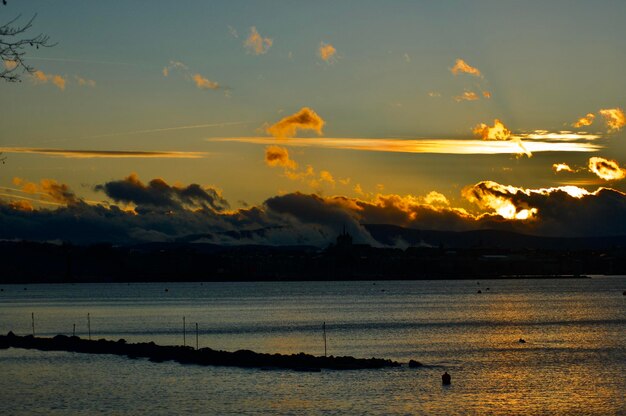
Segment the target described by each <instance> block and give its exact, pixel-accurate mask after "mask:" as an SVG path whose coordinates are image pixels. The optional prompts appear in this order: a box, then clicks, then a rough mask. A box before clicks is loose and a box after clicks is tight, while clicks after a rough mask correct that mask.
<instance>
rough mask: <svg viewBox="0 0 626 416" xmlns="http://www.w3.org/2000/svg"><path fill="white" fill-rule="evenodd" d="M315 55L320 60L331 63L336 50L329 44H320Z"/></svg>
mask: <svg viewBox="0 0 626 416" xmlns="http://www.w3.org/2000/svg"><path fill="white" fill-rule="evenodd" d="M317 53H318V55H319V56H320V58H322V60H324V61H325V62H329V63H332V62H333V60H334V58H335V54H336V53H337V49H335V47H334V46H333V45H331V44H330V43H324V42H320V47H319V49H318V51H317Z"/></svg>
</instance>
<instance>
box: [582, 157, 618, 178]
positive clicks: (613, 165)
mask: <svg viewBox="0 0 626 416" xmlns="http://www.w3.org/2000/svg"><path fill="white" fill-rule="evenodd" d="M589 171H591V172H593V173H595V174H596V175H598V177H599V178H601V179H604V180H605V181H614V180H619V179H624V177H626V169H623V168H621V167H620V166H619V164H618V163H617V162H616V161H614V160H609V159H604V158H602V157H592V158H590V159H589Z"/></svg>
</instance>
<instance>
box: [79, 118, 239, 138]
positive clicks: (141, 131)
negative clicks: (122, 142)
mask: <svg viewBox="0 0 626 416" xmlns="http://www.w3.org/2000/svg"><path fill="white" fill-rule="evenodd" d="M249 123H251V121H230V122H226V123H210V124H192V125H190V126H178V127H165V128H161V129H148V130H134V131H126V132H120V133H109V134H99V135H97V136H87V137H84V138H85V139H95V138H99V137H113V136H124V135H127V134H145V133H158V132H162V131H174V130H187V129H201V128H205V127H223V126H236V125H239V124H249Z"/></svg>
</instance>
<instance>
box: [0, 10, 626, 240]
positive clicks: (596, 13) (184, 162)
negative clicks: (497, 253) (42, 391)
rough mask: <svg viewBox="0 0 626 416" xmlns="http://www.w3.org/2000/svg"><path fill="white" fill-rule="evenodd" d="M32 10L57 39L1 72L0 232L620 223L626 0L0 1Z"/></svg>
mask: <svg viewBox="0 0 626 416" xmlns="http://www.w3.org/2000/svg"><path fill="white" fill-rule="evenodd" d="M35 14H36V19H35V21H34V23H33V27H32V28H30V29H29V31H28V32H26V34H25V35H33V36H34V35H36V34H38V33H40V32H41V33H45V34H47V35H49V36H50V38H51V41H52V42H53V43H55V46H53V47H50V48H39V49H27V50H26V55H25V57H24V60H25V61H26V62H27V63H28V64H29V65H32V66H33V67H34V68H35V69H36V72H34V73H32V74H27V73H22V74H21V78H22V82H19V83H8V82H4V81H2V80H0V105H1V108H2V109H3V114H2V122H1V123H0V151H1V152H2V155H3V157H6V160H5V161H4V162H5V163H4V164H3V165H0V172H2V174H1V175H0V198H1V200H0V201H1V202H0V208H2V214H1V215H0V222H1V223H2V224H3V226H4V231H3V232H0V238H31V239H44V240H64V239H75V240H77V241H91V240H93V239H97V238H100V237H99V234H98V232H103V231H102V230H103V229H106V230H110V229H116V230H118V232H116V233H111V235H109V234H104V235H102V236H101V238H102V239H110V240H112V241H120V242H121V241H130V240H132V241H144V240H159V241H161V240H171V239H175V238H181V237H184V236H187V235H190V234H198V233H199V234H202V235H203V236H204V237H203V238H207V239H208V240H209V241H213V240H215V239H216V238H218V237H215V235H216V233H217V234H220V233H222V234H220V235H223V233H224V232H227V231H232V230H238V231H242V230H257V229H265V230H268V229H271V230H281V231H280V232H279V231H271V232H268V231H265V232H264V233H262V234H263V236H261V237H259V238H261V239H262V241H263V242H269V243H275V244H280V243H309V242H311V243H321V242H323V241H325V239H328V238H329V236H331V235H332V232H333V230H334V229H335V228H337V227H338V226H339V224H340V223H341V224H343V223H346V222H348V223H349V224H351V227H352V232H353V233H355V234H356V235H357V236H359V237H360V238H361V240H363V241H366V242H371V237H370V236H369V235H368V234H367V231H366V230H364V229H363V228H362V227H360V224H363V223H371V222H385V223H391V224H396V225H401V226H408V227H413V228H436V229H452V230H466V229H475V228H494V227H495V228H498V227H504V228H506V229H511V230H515V231H520V232H528V233H535V234H542V235H571V236H581V235H609V234H616V233H622V234H625V233H626V225H624V223H625V222H626V221H623V218H625V216H624V215H626V202H625V195H624V192H626V181H625V180H624V177H625V176H626V170H625V167H626V146H624V141H625V140H626V126H625V124H626V119H625V116H624V109H625V108H626V102H625V99H626V98H625V97H626V94H625V92H626V77H624V75H623V68H624V67H626V48H625V41H624V39H626V26H624V25H623V21H624V18H625V17H626V3H624V2H623V1H593V2H592V1H550V2H543V1H525V2H516V1H440V2H433V1H389V2H380V1H342V2H333V1H328V2H324V1H316V2H294V1H282V2H281V1H272V2H257V1H232V2H231V1H229V2H224V1H192V0H189V1H185V2H184V3H182V4H175V3H173V2H171V1H168V2H165V1H126V2H113V3H111V2H84V1H71V0H66V1H63V2H53V1H43V0H42V1H37V0H30V1H28V2H22V1H15V0H13V1H9V2H8V4H7V5H6V6H0V19H1V21H2V22H7V21H9V20H11V19H12V18H14V17H16V16H18V15H21V19H20V20H18V21H17V23H20V22H26V21H27V20H28V19H29V18H30V17H31V16H33V15H35ZM0 24H1V23H0ZM0 65H3V66H4V69H5V70H6V69H11V66H12V62H11V61H10V60H7V59H5V60H4V62H2V63H0ZM19 70H20V68H17V69H16V71H19ZM334 215H335V216H334ZM202 216H204V217H202ZM174 217H176V218H175V220H174V219H173V218H174ZM64 218H65V219H64ZM67 218H79V220H77V221H78V222H79V223H81V224H82V225H85V224H92V222H90V221H92V220H93V219H94V218H97V219H98V224H100V225H98V226H95V225H94V227H95V228H93V230H92V229H90V228H89V227H88V226H85V227H83V228H84V230H83V232H82V233H81V232H79V231H76V232H74V231H72V232H70V231H68V230H69V228H68V227H69V226H68V225H67V223H66V222H64V221H67ZM590 218H593V220H591V221H590ZM81 221H84V222H85V223H84V224H83V223H82V222H81ZM63 224H64V225H63ZM107 224H108V226H107ZM113 224H117V225H116V226H113ZM92 225H93V224H92ZM75 226H76V225H74V226H72V227H75ZM118 226H119V228H116V227H118ZM70 228H71V227H70ZM79 228H80V227H79ZM36 230H39V231H36ZM85 230H91V236H90V237H87V236H85V235H84V234H85V233H86V231H85ZM286 230H291V231H290V232H287V231H286ZM290 233H291V234H290ZM268 235H271V236H270V237H268ZM212 239H213V240H212ZM216 241H217V240H216ZM220 241H221V240H220Z"/></svg>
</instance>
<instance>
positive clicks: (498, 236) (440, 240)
mask: <svg viewBox="0 0 626 416" xmlns="http://www.w3.org/2000/svg"><path fill="white" fill-rule="evenodd" d="M364 227H365V228H366V229H367V230H368V231H369V233H370V234H371V235H372V237H374V239H376V241H378V242H380V243H381V244H384V245H389V246H394V245H397V246H402V245H403V244H404V245H407V244H408V245H409V246H425V247H439V246H443V247H446V248H455V249H468V248H501V249H511V250H520V249H540V250H606V249H615V248H625V247H626V236H609V237H580V238H564V237H540V236H534V235H526V234H518V233H514V232H510V231H499V230H475V231H463V232H455V231H435V230H416V229H411V228H403V227H399V226H396V225H388V224H365V225H364Z"/></svg>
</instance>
